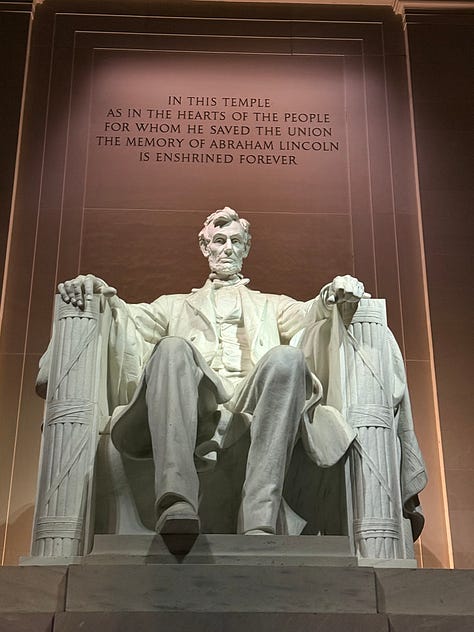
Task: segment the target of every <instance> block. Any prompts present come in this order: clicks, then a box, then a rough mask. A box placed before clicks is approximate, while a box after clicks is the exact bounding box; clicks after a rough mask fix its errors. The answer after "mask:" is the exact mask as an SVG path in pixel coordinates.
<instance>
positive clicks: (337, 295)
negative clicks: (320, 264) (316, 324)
mask: <svg viewBox="0 0 474 632" xmlns="http://www.w3.org/2000/svg"><path fill="white" fill-rule="evenodd" d="M370 297H371V295H370V294H369V293H368V292H366V291H365V289H364V284H363V283H362V282H361V281H359V280H358V279H356V278H355V277H353V276H351V275H350V274H345V275H344V276H337V277H336V278H335V279H334V280H333V282H332V283H331V284H330V285H329V288H328V298H327V302H328V303H333V304H334V303H338V304H339V303H358V302H359V301H360V299H361V298H370Z"/></svg>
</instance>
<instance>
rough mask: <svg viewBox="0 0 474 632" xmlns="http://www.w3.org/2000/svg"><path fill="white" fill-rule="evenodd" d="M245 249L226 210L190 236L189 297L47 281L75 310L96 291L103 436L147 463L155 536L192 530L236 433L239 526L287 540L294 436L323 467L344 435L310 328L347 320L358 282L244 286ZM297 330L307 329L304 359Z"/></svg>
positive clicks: (344, 445)
mask: <svg viewBox="0 0 474 632" xmlns="http://www.w3.org/2000/svg"><path fill="white" fill-rule="evenodd" d="M250 241H251V238H250V232H249V223H248V222H247V221H246V220H245V219H241V218H239V216H238V215H237V213H236V212H235V211H234V210H232V209H231V208H229V207H225V208H223V209H221V210H217V211H215V212H214V213H212V214H211V215H209V217H208V218H207V219H206V221H205V222H204V227H203V228H202V230H201V232H200V233H199V245H200V248H201V251H202V253H203V255H204V256H205V257H206V258H207V259H208V262H209V268H210V274H209V277H208V278H207V280H206V281H205V283H204V285H203V287H201V288H199V289H195V290H192V291H191V292H190V293H189V294H173V295H165V296H160V297H159V298H158V299H156V300H155V301H154V302H152V303H150V304H145V303H140V304H133V305H132V304H127V303H126V302H125V301H123V300H122V299H120V298H119V296H118V295H117V294H116V292H115V290H114V289H113V288H111V287H110V286H109V285H108V284H107V283H106V282H105V281H103V280H102V279H99V278H97V277H95V276H93V275H90V274H89V275H80V276H78V277H76V278H75V279H72V280H70V281H66V282H64V283H61V284H60V285H59V287H58V289H59V292H60V295H61V297H62V299H63V300H64V301H65V302H66V303H70V304H72V305H74V306H76V307H78V308H80V309H83V308H84V306H86V304H87V301H90V300H91V298H92V295H93V294H94V293H102V294H103V295H104V296H105V297H107V300H108V302H109V305H110V307H111V311H112V316H113V321H112V327H111V332H110V340H109V369H108V371H109V378H108V379H109V390H110V393H109V398H110V400H111V401H112V402H113V403H114V406H113V407H114V413H113V418H112V441H113V443H114V445H115V446H116V447H117V449H118V450H119V451H120V452H122V453H124V454H127V455H128V456H131V457H133V458H144V457H150V456H152V457H153V460H154V464H155V516H156V532H157V533H161V534H196V533H199V529H200V521H199V514H198V512H199V476H198V474H199V472H200V471H202V470H209V469H210V468H212V466H213V464H214V463H215V462H216V460H218V459H219V458H220V455H221V454H222V451H224V450H226V449H227V448H228V447H229V446H232V445H233V444H235V442H236V441H238V440H239V438H240V437H242V435H243V434H245V433H248V434H249V438H250V442H249V446H250V447H249V449H248V454H247V460H246V469H245V480H244V483H243V486H242V489H241V497H240V510H239V515H238V521H237V525H238V526H237V530H238V532H239V533H243V534H278V533H294V532H295V529H294V528H293V530H292V527H291V525H290V524H289V523H290V522H291V520H290V519H289V516H290V515H291V513H292V512H291V510H290V509H289V507H288V506H287V505H286V503H285V500H284V498H283V485H284V481H285V475H286V472H287V470H288V467H289V463H290V460H291V456H292V453H293V448H294V446H295V443H296V441H297V440H298V439H300V438H301V440H302V442H303V445H304V448H305V450H306V452H307V454H308V455H309V457H310V458H311V459H312V460H313V461H315V462H316V463H318V464H319V465H323V466H328V465H332V464H334V463H336V462H337V461H338V460H339V459H340V458H342V457H343V455H344V454H345V453H346V451H347V449H348V447H349V445H350V444H351V442H352V441H353V440H354V437H355V432H354V430H353V429H352V427H351V426H350V425H349V424H348V423H346V421H345V419H344V418H343V416H342V414H341V411H340V410H338V407H337V405H334V402H332V401H329V398H328V392H327V390H328V388H329V389H330V388H331V386H330V377H329V379H328V376H327V371H328V365H329V364H330V355H331V350H330V348H328V345H327V344H326V345H321V346H320V347H318V340H322V339H323V338H324V339H325V340H326V341H327V340H330V338H331V335H332V334H331V332H330V331H328V330H324V328H323V327H321V328H320V330H318V323H326V325H324V326H325V327H326V326H327V327H335V326H336V325H335V324H334V323H335V321H333V322H332V324H331V322H330V321H331V316H330V315H331V313H332V312H339V314H341V313H343V311H344V309H346V310H349V311H350V312H351V313H354V311H355V309H356V308H357V303H358V301H359V300H360V299H361V298H362V297H364V296H368V295H367V294H364V286H363V284H362V283H360V282H359V281H358V280H357V279H355V278H353V277H351V276H338V277H336V278H335V279H334V280H333V281H332V282H331V283H329V284H328V285H327V286H325V287H324V288H323V289H322V290H321V292H320V293H319V295H318V296H317V297H316V298H314V299H312V300H310V301H308V302H301V301H297V300H294V299H292V298H289V297H288V296H283V295H282V296H278V295H274V294H263V293H260V292H258V291H255V290H251V289H249V287H248V284H249V280H248V279H246V278H245V277H243V276H242V274H241V269H242V262H243V260H244V259H245V257H247V255H248V253H249V249H250ZM344 306H345V307H344ZM338 318H339V319H340V316H339V315H338ZM327 323H329V325H327ZM309 330H312V331H313V334H314V332H315V331H316V334H315V335H313V340H312V351H311V352H310V353H308V352H305V345H304V336H305V332H307V331H309ZM301 332H303V344H302V343H301V340H302V339H301ZM319 334H321V335H319ZM318 336H319V337H318ZM298 337H300V342H299V343H298V342H297V340H298ZM329 347H330V345H329ZM319 367H320V368H319ZM299 530H301V527H300V529H299ZM296 532H299V531H298V529H297V530H296Z"/></svg>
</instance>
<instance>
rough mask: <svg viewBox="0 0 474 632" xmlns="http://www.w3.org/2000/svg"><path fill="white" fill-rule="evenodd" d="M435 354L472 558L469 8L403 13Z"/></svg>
mask: <svg viewBox="0 0 474 632" xmlns="http://www.w3.org/2000/svg"><path fill="white" fill-rule="evenodd" d="M407 33H408V43H409V51H410V65H411V79H412V89H413V106H414V121H415V134H416V142H417V153H418V169H419V185H420V198H421V212H422V221H423V234H424V242H425V256H426V269H427V279H428V291H429V301H430V308H431V309H430V312H431V324H432V334H433V347H434V359H435V366H436V376H437V387H438V397H439V407H440V418H441V432H442V440H443V447H444V458H445V467H446V482H447V490H448V500H449V510H450V518H451V526H452V534H453V548H454V560H455V565H456V566H457V567H459V568H462V567H470V568H472V567H473V566H474V545H473V540H472V534H473V533H474V494H473V491H472V480H473V477H474V467H473V463H474V426H473V424H472V410H473V406H474V401H473V396H472V394H473V388H472V357H473V347H472V314H473V312H474V296H473V293H472V272H473V254H472V244H473V240H474V230H473V229H474V221H473V212H474V179H473V173H474V159H473V158H474V154H473V151H472V147H473V140H474V138H473V131H474V130H473V123H474V117H473V112H474V92H473V89H472V86H473V68H474V59H473V57H474V56H473V50H474V48H473V42H474V13H473V12H470V14H467V13H464V14H462V13H449V12H446V13H443V14H439V13H436V12H434V13H431V14H430V13H424V14H422V13H420V12H416V11H413V12H412V13H409V14H408V15H407Z"/></svg>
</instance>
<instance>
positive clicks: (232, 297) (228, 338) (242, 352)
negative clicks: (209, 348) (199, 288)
mask: <svg viewBox="0 0 474 632" xmlns="http://www.w3.org/2000/svg"><path fill="white" fill-rule="evenodd" d="M240 288H241V284H239V285H220V284H215V285H213V291H212V293H211V300H212V303H213V306H214V310H215V316H216V327H217V337H218V347H217V353H216V355H215V356H214V358H213V360H212V362H211V368H212V369H213V370H214V371H215V372H216V373H217V374H218V375H219V376H220V377H221V378H223V379H224V381H230V382H231V383H232V386H233V387H234V388H235V386H236V385H237V384H238V383H239V382H240V381H241V380H242V379H243V378H244V377H245V376H246V375H248V373H249V372H250V370H251V368H252V361H251V358H250V344H249V340H248V336H247V332H246V330H245V322H244V315H243V313H242V298H241V295H240Z"/></svg>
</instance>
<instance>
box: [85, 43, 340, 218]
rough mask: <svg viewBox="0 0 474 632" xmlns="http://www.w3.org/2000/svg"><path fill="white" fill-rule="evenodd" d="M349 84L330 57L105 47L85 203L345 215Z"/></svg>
mask: <svg viewBox="0 0 474 632" xmlns="http://www.w3.org/2000/svg"><path fill="white" fill-rule="evenodd" d="M249 61H250V64H249ZM344 84H345V78H344V64H343V60H342V58H336V57H330V56H323V57H313V58H303V57H294V58H292V57H289V56H288V57H286V56H285V57H278V58H275V57H274V56H264V55H259V56H257V55H255V56H252V57H249V56H248V55H228V54H227V55H226V54H222V55H218V56H217V55H212V54H209V53H164V52H159V51H156V52H152V51H147V52H142V51H136V52H132V51H127V53H124V52H116V51H97V52H96V54H95V56H94V82H93V92H92V99H91V100H92V110H91V128H90V147H89V166H88V181H87V187H86V190H87V197H86V205H87V206H88V207H103V206H104V205H108V204H111V203H113V202H115V201H117V202H119V203H120V205H122V206H125V205H128V206H129V207H130V208H133V207H135V206H136V205H137V200H139V206H147V207H151V208H165V209H180V208H189V209H192V208H196V206H197V207H199V208H206V205H207V204H209V205H210V206H212V201H213V200H214V199H216V198H217V197H219V196H220V199H221V200H222V202H221V203H223V202H224V201H226V200H227V201H228V203H230V204H233V205H235V206H239V205H240V206H244V207H247V208H248V207H249V205H250V206H253V207H254V208H255V209H256V210H268V211H271V210H275V211H287V210H291V211H302V212H318V211H323V212H344V213H347V208H348V183H347V177H345V175H346V173H347V140H346V135H347V130H346V125H345V112H346V104H345V98H344ZM104 165H107V168H106V169H104ZM212 190H213V192H214V193H213V194H212ZM206 191H207V194H206ZM250 192H251V196H250V195H249V193H250ZM209 193H211V195H212V201H211V199H210V196H209Z"/></svg>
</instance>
